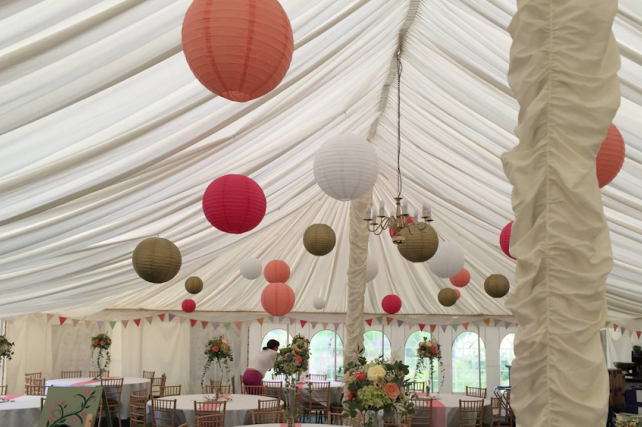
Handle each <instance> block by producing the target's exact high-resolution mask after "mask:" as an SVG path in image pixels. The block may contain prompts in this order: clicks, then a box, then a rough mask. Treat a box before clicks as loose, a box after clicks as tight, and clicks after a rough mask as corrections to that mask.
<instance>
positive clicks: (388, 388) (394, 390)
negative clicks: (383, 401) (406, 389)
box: [383, 383, 401, 402]
mask: <svg viewBox="0 0 642 427" xmlns="http://www.w3.org/2000/svg"><path fill="white" fill-rule="evenodd" d="M383 391H385V392H386V394H387V395H388V397H389V398H390V400H392V401H393V402H394V401H395V400H397V398H398V397H399V395H400V394H401V391H400V390H399V387H398V386H397V384H395V383H388V384H386V385H385V386H383Z"/></svg>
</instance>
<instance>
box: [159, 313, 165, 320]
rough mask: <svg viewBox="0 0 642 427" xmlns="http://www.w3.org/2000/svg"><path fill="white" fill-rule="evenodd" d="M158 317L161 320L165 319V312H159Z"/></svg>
mask: <svg viewBox="0 0 642 427" xmlns="http://www.w3.org/2000/svg"><path fill="white" fill-rule="evenodd" d="M158 318H159V319H160V320H161V322H164V321H165V313H162V314H159V315H158Z"/></svg>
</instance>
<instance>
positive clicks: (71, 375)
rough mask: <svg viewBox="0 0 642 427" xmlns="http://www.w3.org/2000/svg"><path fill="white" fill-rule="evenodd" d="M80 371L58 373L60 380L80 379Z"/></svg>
mask: <svg viewBox="0 0 642 427" xmlns="http://www.w3.org/2000/svg"><path fill="white" fill-rule="evenodd" d="M81 377H82V371H60V378H63V379H65V378H81Z"/></svg>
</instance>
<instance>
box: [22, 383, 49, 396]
mask: <svg viewBox="0 0 642 427" xmlns="http://www.w3.org/2000/svg"><path fill="white" fill-rule="evenodd" d="M46 394H47V386H44V385H28V386H25V395H26V396H45V395H46Z"/></svg>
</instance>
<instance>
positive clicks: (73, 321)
mask: <svg viewBox="0 0 642 427" xmlns="http://www.w3.org/2000/svg"><path fill="white" fill-rule="evenodd" d="M78 322H80V320H76V319H71V323H73V324H74V328H75V327H76V325H77V324H78Z"/></svg>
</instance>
